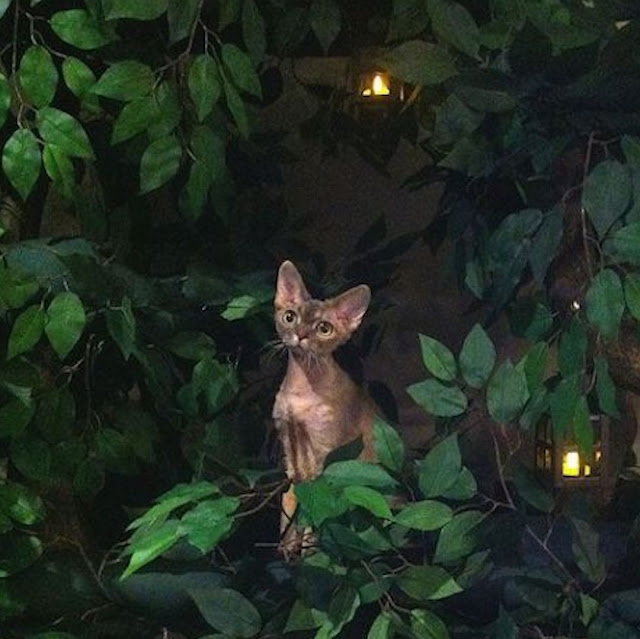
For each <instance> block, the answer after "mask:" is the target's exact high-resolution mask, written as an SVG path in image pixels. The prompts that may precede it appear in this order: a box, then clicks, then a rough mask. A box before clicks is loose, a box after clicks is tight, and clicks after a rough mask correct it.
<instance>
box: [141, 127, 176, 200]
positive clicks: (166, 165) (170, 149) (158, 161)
mask: <svg viewBox="0 0 640 639" xmlns="http://www.w3.org/2000/svg"><path fill="white" fill-rule="evenodd" d="M181 159H182V146H181V145H180V142H179V140H178V138H177V137H176V136H175V135H167V136H166V137H164V138H158V139H157V140H154V141H153V142H152V143H151V144H150V145H149V146H148V147H147V148H146V150H145V152H144V153H143V155H142V160H141V162H140V193H149V191H153V190H154V189H157V188H159V187H160V186H162V185H163V184H165V183H166V182H168V181H169V180H170V179H171V178H172V177H173V176H174V175H175V174H176V173H177V172H178V169H179V168H180V161H181Z"/></svg>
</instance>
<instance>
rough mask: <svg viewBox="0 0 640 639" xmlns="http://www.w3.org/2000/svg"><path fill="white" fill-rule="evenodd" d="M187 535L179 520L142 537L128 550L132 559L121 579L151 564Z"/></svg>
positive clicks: (171, 521) (163, 524)
mask: <svg viewBox="0 0 640 639" xmlns="http://www.w3.org/2000/svg"><path fill="white" fill-rule="evenodd" d="M185 534H186V531H185V530H184V529H183V528H182V526H181V525H180V522H179V521H178V520H177V519H169V520H167V521H164V522H162V523H161V524H160V525H159V526H157V527H156V528H154V529H153V530H150V531H149V532H146V533H145V534H144V535H140V536H139V537H138V538H137V539H136V540H135V541H134V542H133V543H131V544H130V545H129V547H128V548H127V552H128V553H130V554H131V559H129V564H128V565H127V568H126V570H125V571H124V572H123V573H122V577H121V579H125V578H126V577H128V576H129V575H132V574H133V573H134V572H136V571H137V570H139V569H140V568H142V567H143V566H146V565H147V564H148V563H151V562H152V561H153V560H154V559H156V558H157V557H159V556H160V555H162V554H163V553H165V552H166V551H167V550H169V548H171V547H172V546H173V545H175V544H176V542H178V541H179V540H180V538H181V537H184V535H185Z"/></svg>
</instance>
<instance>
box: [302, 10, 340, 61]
mask: <svg viewBox="0 0 640 639" xmlns="http://www.w3.org/2000/svg"><path fill="white" fill-rule="evenodd" d="M309 23H310V25H311V30H312V31H313V33H314V35H315V36H316V38H317V39H318V42H319V43H320V46H321V47H322V50H323V51H324V52H325V54H326V53H327V51H329V48H330V47H331V45H332V44H333V42H334V41H335V39H336V38H337V37H338V35H339V33H340V29H341V26H342V18H341V15H340V7H339V6H338V5H337V4H336V3H335V1H334V0H313V2H312V3H311V9H310V11H309Z"/></svg>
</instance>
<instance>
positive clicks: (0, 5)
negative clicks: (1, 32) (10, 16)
mask: <svg viewBox="0 0 640 639" xmlns="http://www.w3.org/2000/svg"><path fill="white" fill-rule="evenodd" d="M12 1H13V0H0V19H1V18H2V17H4V14H5V13H6V12H7V9H8V8H9V7H10V6H11V2H12Z"/></svg>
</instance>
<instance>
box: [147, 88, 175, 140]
mask: <svg viewBox="0 0 640 639" xmlns="http://www.w3.org/2000/svg"><path fill="white" fill-rule="evenodd" d="M155 95H156V102H157V104H158V109H159V114H158V119H157V120H156V121H155V122H152V123H151V124H150V125H149V128H148V134H149V138H150V139H152V140H155V139H156V138H161V137H163V136H165V135H167V134H168V133H171V132H172V131H174V130H175V129H176V128H177V127H178V125H179V124H180V120H181V119H182V102H181V99H180V96H179V95H178V87H177V85H176V83H175V82H173V81H169V80H166V81H164V82H161V83H160V85H159V86H158V89H157V90H156V93H155Z"/></svg>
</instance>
